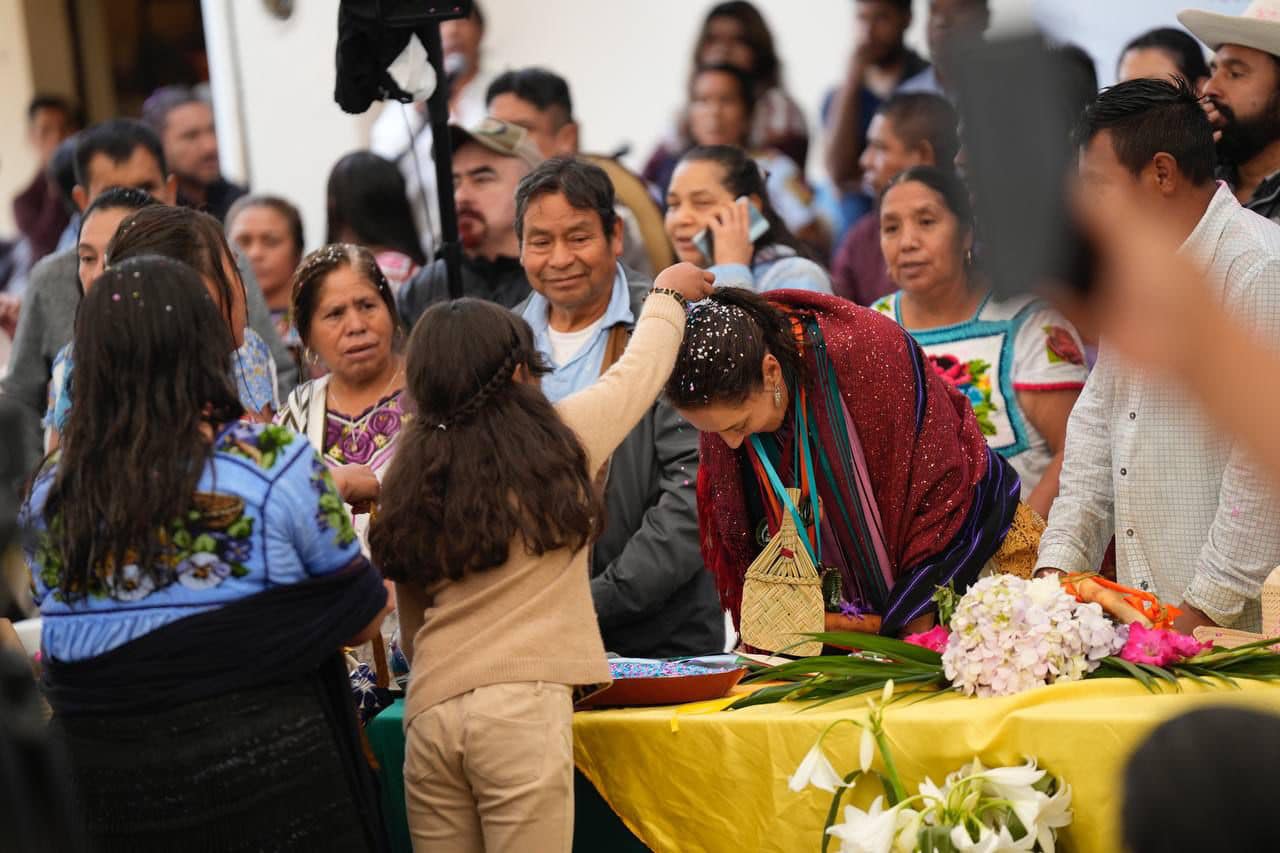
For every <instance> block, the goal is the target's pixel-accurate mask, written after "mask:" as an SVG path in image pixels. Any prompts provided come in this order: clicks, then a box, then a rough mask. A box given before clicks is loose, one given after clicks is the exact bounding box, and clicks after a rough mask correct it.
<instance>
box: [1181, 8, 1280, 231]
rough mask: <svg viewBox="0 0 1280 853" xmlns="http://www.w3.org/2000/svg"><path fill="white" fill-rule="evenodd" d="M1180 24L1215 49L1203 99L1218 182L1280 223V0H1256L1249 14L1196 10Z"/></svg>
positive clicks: (1242, 202)
mask: <svg viewBox="0 0 1280 853" xmlns="http://www.w3.org/2000/svg"><path fill="white" fill-rule="evenodd" d="M1178 20H1179V21H1181V22H1182V24H1183V26H1185V27H1186V28H1187V29H1189V30H1190V31H1191V32H1192V34H1193V35H1195V37H1196V38H1198V39H1200V40H1201V41H1202V42H1204V43H1205V44H1207V45H1208V46H1209V48H1210V49H1211V50H1213V51H1214V52H1215V53H1214V58H1213V62H1212V64H1211V67H1212V71H1213V74H1212V76H1211V77H1210V78H1209V82H1208V83H1206V84H1205V86H1204V89H1203V90H1202V91H1201V93H1200V94H1201V95H1202V96H1203V97H1202V101H1201V103H1202V106H1203V107H1204V110H1205V112H1206V113H1207V114H1208V116H1209V121H1210V122H1211V123H1212V124H1213V127H1214V130H1215V131H1216V132H1215V134H1214V137H1215V139H1216V140H1217V148H1218V166H1219V169H1218V177H1219V178H1220V179H1222V180H1225V181H1226V182H1227V183H1228V184H1230V185H1231V188H1232V189H1233V190H1234V191H1235V194H1236V198H1237V199H1238V200H1239V201H1240V203H1241V204H1243V205H1244V206H1245V207H1247V208H1249V209H1250V210H1252V211H1254V212H1256V213H1259V214H1261V215H1263V216H1265V217H1267V218H1268V219H1271V220H1272V221H1273V222H1280V0H1255V2H1253V3H1251V4H1249V7H1248V8H1247V9H1245V11H1244V14H1242V15H1220V14H1217V13H1214V12H1202V11H1199V10H1195V9H1190V10H1187V11H1184V12H1180V13H1179V14H1178Z"/></svg>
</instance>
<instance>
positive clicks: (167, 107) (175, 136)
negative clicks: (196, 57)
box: [142, 86, 247, 222]
mask: <svg viewBox="0 0 1280 853" xmlns="http://www.w3.org/2000/svg"><path fill="white" fill-rule="evenodd" d="M142 120H143V121H145V122H146V123H147V124H148V125H149V126H150V127H151V129H152V130H154V131H155V132H156V136H159V137H160V142H161V144H162V145H163V146H164V159H165V162H166V163H168V164H169V168H170V169H172V170H173V174H174V175H175V176H176V177H177V178H178V203H179V204H182V205H185V206H187V207H194V208H195V209H197V210H203V211H204V212H206V213H208V214H209V215H210V216H213V217H214V218H216V219H217V220H218V221H219V222H221V221H222V220H223V219H225V218H226V216H227V211H228V210H229V209H230V208H231V204H232V202H234V201H235V200H236V199H238V198H239V197H240V196H242V195H244V194H245V193H246V192H247V190H246V189H245V188H244V187H242V186H238V185H236V184H233V183H231V182H230V181H228V180H227V179H226V178H224V177H222V166H221V165H220V164H219V163H218V135H217V133H216V132H215V131H214V127H213V108H212V107H211V106H209V102H208V101H206V100H205V99H204V98H201V97H200V96H199V95H197V94H196V93H195V92H193V91H192V90H191V89H188V88H187V87H186V86H165V87H164V88H162V89H157V90H156V91H155V92H153V93H152V95H151V97H149V98H147V100H146V103H144V104H143V105H142Z"/></svg>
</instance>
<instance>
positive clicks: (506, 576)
mask: <svg viewBox="0 0 1280 853" xmlns="http://www.w3.org/2000/svg"><path fill="white" fill-rule="evenodd" d="M713 278H714V277H713V276H712V275H711V274H710V273H705V272H703V271H702V270H699V269H697V268H696V267H694V266H693V265H691V264H677V265H676V266H673V267H671V268H669V269H667V270H665V271H664V272H663V273H661V274H660V275H659V276H658V278H657V280H656V281H655V283H654V284H655V286H654V289H653V291H652V293H651V294H650V296H649V298H648V300H647V301H646V302H645V306H644V310H643V311H642V312H641V314H640V317H639V320H638V322H637V323H636V326H635V331H634V332H633V334H632V337H631V341H630V343H629V344H628V346H627V348H626V351H625V352H624V353H623V355H622V357H621V358H620V359H619V360H618V361H617V362H616V363H615V364H614V365H613V366H612V367H611V368H610V369H609V370H608V371H607V372H606V373H605V374H604V375H603V376H602V377H601V378H600V379H599V381H597V382H596V383H595V384H594V385H592V386H590V387H588V388H586V389H584V390H583V391H580V392H579V393H577V394H574V395H571V396H569V397H566V398H565V399H564V400H562V401H560V402H559V403H557V404H556V405H554V406H553V405H552V404H551V403H550V402H549V401H548V400H547V398H546V397H545V396H544V395H543V393H542V390H541V387H540V383H539V377H540V376H541V375H542V374H543V373H545V372H546V370H547V367H546V365H545V363H544V362H543V360H542V358H541V356H540V355H539V353H538V347H537V345H536V343H535V342H534V339H533V333H532V331H531V330H530V328H529V325H528V324H527V323H526V322H525V321H524V320H523V319H522V318H520V317H519V316H518V315H516V314H513V313H511V312H510V311H507V310H505V309H504V308H502V307H501V306H498V305H494V304H492V303H489V302H483V301H480V300H476V299H460V300H458V301H455V302H448V303H441V304H439V305H436V306H434V307H432V308H430V309H429V310H428V311H427V312H426V313H425V314H423V315H422V318H421V319H420V320H419V321H418V324H417V325H416V326H415V327H414V331H413V334H412V335H411V336H410V339H409V346H408V361H407V365H406V373H407V386H406V387H407V391H408V394H409V397H410V399H411V401H412V404H413V407H414V409H415V411H416V415H415V418H414V420H413V421H411V422H410V423H409V425H408V426H407V427H406V429H405V432H404V434H403V435H402V437H401V439H400V447H399V449H398V450H397V452H396V457H395V459H394V460H393V461H392V463H391V467H390V470H388V472H387V476H386V479H385V481H384V483H383V487H382V494H381V496H380V498H379V504H378V515H377V517H376V519H375V520H374V522H373V524H372V526H371V528H370V533H369V545H370V547H371V550H372V553H373V559H374V562H375V564H376V565H378V567H379V568H380V569H381V570H382V572H383V575H384V576H385V577H387V578H389V579H391V580H393V581H395V584H396V600H397V607H398V610H399V613H400V624H401V628H402V637H403V638H404V641H405V642H404V645H403V648H404V651H405V654H406V655H407V656H408V657H409V658H410V662H411V663H412V670H411V674H410V678H409V687H408V691H407V697H406V708H405V733H406V750H405V768H404V771H405V799H406V805H407V809H408V815H409V827H410V833H411V835H412V836H413V843H414V849H415V850H416V851H419V853H421V851H451V853H452V851H481V850H487V851H490V853H495V851H515V850H538V851H556V850H563V851H568V850H569V849H570V847H571V844H572V840H573V838H572V836H573V751H572V727H571V720H572V709H573V698H572V693H573V689H574V688H588V687H590V686H593V685H603V684H605V683H607V682H608V681H609V678H610V675H609V667H608V664H607V662H606V659H605V651H604V644H603V643H602V642H601V639H600V630H599V627H598V624H597V621H596V615H595V608H594V606H593V605H592V599H591V589H590V583H589V579H588V570H587V548H588V546H589V545H590V543H591V541H592V540H593V539H594V538H595V536H596V535H597V534H598V533H599V532H600V528H601V525H602V522H603V518H604V516H603V507H602V505H601V499H600V495H599V491H598V486H597V483H598V481H599V474H600V470H601V467H602V465H603V464H604V463H605V461H606V460H608V458H609V456H610V455H611V454H612V453H613V451H614V449H615V448H616V447H617V446H618V445H619V444H620V443H621V442H622V440H623V439H624V438H625V437H626V436H627V434H628V433H629V432H630V431H631V429H632V428H633V427H634V426H635V425H636V424H637V423H638V422H639V420H640V418H641V417H642V416H643V415H644V413H645V412H646V411H648V409H649V408H650V407H651V406H652V405H653V402H654V400H655V399H656V398H657V396H658V393H659V392H660V391H661V390H662V385H663V383H664V382H665V381H666V379H667V376H668V374H669V373H670V372H671V365H672V364H673V363H674V361H675V357H676V352H677V350H678V349H679V347H680V340H681V337H682V336H683V334H684V318H685V312H684V308H683V303H684V302H685V300H689V301H695V300H699V299H702V298H704V297H705V296H706V295H707V294H708V293H709V292H710V285H709V282H710V281H712V280H713Z"/></svg>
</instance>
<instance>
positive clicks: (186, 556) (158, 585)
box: [35, 492, 253, 601]
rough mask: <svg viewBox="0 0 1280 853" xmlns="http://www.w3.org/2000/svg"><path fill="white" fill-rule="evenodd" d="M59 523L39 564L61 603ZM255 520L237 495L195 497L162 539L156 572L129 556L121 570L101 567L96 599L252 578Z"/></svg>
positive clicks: (43, 543) (94, 584)
mask: <svg viewBox="0 0 1280 853" xmlns="http://www.w3.org/2000/svg"><path fill="white" fill-rule="evenodd" d="M60 527H61V523H60V519H58V518H55V519H54V520H53V523H52V525H51V526H50V528H49V531H47V532H45V533H44V534H43V535H41V536H40V539H39V541H38V543H37V546H36V552H35V559H36V562H37V563H38V564H39V566H40V582H41V583H42V584H44V586H45V587H46V588H47V589H50V590H52V591H53V596H54V598H55V599H56V600H58V601H65V600H66V599H67V595H66V593H67V592H70V591H73V590H68V589H64V587H63V576H64V568H65V567H64V564H63V561H62V553H61V551H59V550H58V548H57V547H56V545H54V541H55V537H56V536H57V531H58V530H59V529H60ZM252 535H253V519H252V518H250V517H248V516H246V515H245V514H244V501H242V500H241V499H240V498H238V497H236V496H235V495H224V494H217V493H208V492H196V493H195V495H194V496H193V498H192V508H191V510H189V511H188V512H187V513H186V515H184V516H181V517H179V518H175V519H174V520H173V521H172V522H171V523H170V525H169V527H168V529H167V530H166V531H164V532H163V533H162V534H161V535H160V537H159V539H160V543H161V552H160V553H159V554H158V555H156V558H155V561H154V568H153V570H152V571H145V570H144V569H143V568H142V566H140V565H139V564H138V559H139V554H138V552H137V551H136V550H134V549H130V550H128V551H126V552H125V555H124V561H123V563H124V564H123V565H122V566H120V567H118V568H117V567H116V566H115V562H114V560H111V559H107V560H104V561H103V562H101V563H99V565H98V566H97V568H96V570H95V571H94V572H93V573H92V576H91V577H90V579H89V587H88V594H89V596H90V597H92V598H106V597H108V596H110V597H112V598H114V599H116V600H117V601H140V600H142V599H144V598H146V597H147V596H148V595H150V594H151V593H153V592H155V591H156V590H157V589H163V588H164V587H166V586H169V585H170V584H172V583H178V584H181V585H182V586H185V587H187V588H189V589H210V588H212V587H215V586H217V585H218V584H220V583H222V582H223V581H224V580H226V579H227V578H228V577H237V578H241V577H244V576H245V575H247V574H249V569H248V568H246V567H245V565H244V564H245V562H247V561H248V559H249V556H250V554H251V553H252V550H253V543H252V541H251V537H252Z"/></svg>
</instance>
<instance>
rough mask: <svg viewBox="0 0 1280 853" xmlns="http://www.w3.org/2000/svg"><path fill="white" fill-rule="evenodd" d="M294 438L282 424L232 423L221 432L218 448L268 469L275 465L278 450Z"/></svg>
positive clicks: (290, 442)
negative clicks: (254, 424)
mask: <svg viewBox="0 0 1280 853" xmlns="http://www.w3.org/2000/svg"><path fill="white" fill-rule="evenodd" d="M296 438H297V436H296V435H294V434H293V433H292V432H290V431H289V429H288V428H287V427H283V426H276V425H274V424H268V425H266V426H260V427H256V428H254V427H251V426H248V425H246V424H233V425H232V426H230V427H229V428H228V429H227V431H226V432H225V433H224V434H223V437H222V442H221V443H220V444H219V446H218V449H219V450H225V451H227V452H228V453H233V454H235V455H236V456H242V457H244V458H245V459H251V460H253V462H254V463H255V464H256V465H257V466H258V467H259V468H262V469H264V470H270V469H271V468H272V467H274V466H275V464H276V460H277V459H278V458H279V456H280V451H281V450H284V449H285V448H286V447H288V446H289V445H290V444H292V443H293V441H294V440H295V439H296Z"/></svg>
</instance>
